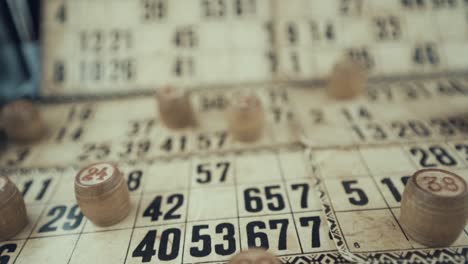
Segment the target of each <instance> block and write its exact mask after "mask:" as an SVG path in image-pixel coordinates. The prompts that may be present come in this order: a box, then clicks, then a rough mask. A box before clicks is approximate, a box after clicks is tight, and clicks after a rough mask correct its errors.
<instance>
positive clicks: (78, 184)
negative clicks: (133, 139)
mask: <svg viewBox="0 0 468 264" xmlns="http://www.w3.org/2000/svg"><path fill="white" fill-rule="evenodd" d="M88 176H89V177H88ZM99 177H101V179H99ZM75 196H76V200H77V202H78V205H79V206H80V209H81V211H82V212H83V214H84V215H85V216H86V217H87V218H88V219H89V220H90V221H91V222H93V223H94V224H95V225H98V226H110V225H113V224H116V223H118V222H120V221H121V220H123V219H124V218H125V217H126V216H127V215H128V213H129V211H130V195H129V192H128V187H127V184H126V182H125V180H124V178H123V176H122V173H121V172H120V171H119V169H118V168H117V167H116V166H115V165H114V164H112V163H105V162H102V163H95V164H92V165H90V166H88V167H86V168H84V169H82V170H81V171H80V172H79V173H78V174H77V175H76V177H75Z"/></svg>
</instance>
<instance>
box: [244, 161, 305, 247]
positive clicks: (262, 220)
mask: <svg viewBox="0 0 468 264" xmlns="http://www.w3.org/2000/svg"><path fill="white" fill-rule="evenodd" d="M236 180H237V199H238V201H239V202H238V204H237V205H238V210H239V223H240V225H239V227H240V239H241V247H242V249H243V250H245V249H247V248H249V247H262V248H266V249H268V250H270V251H271V252H272V253H273V254H275V255H286V254H300V253H302V250H301V245H300V242H299V238H298V235H297V228H296V223H295V221H294V218H293V215H292V214H291V205H290V201H289V198H288V195H287V193H286V192H287V191H286V188H285V184H284V181H283V179H282V175H281V169H280V166H279V164H278V160H277V157H276V153H274V152H262V153H255V154H250V153H244V154H243V155H242V156H238V157H237V158H236Z"/></svg>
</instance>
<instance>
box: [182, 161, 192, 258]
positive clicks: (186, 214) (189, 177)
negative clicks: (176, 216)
mask: <svg viewBox="0 0 468 264" xmlns="http://www.w3.org/2000/svg"><path fill="white" fill-rule="evenodd" d="M192 166H193V157H192V158H190V163H189V166H188V169H189V171H188V179H187V180H188V184H187V188H186V190H187V199H186V201H187V208H185V220H184V229H185V232H184V241H183V244H182V251H181V252H182V255H181V263H184V255H185V244H186V241H187V233H188V232H187V231H188V219H189V213H190V211H189V207H190V188H191V187H192V171H193V167H192Z"/></svg>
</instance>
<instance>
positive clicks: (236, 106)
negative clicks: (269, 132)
mask: <svg viewBox="0 0 468 264" xmlns="http://www.w3.org/2000/svg"><path fill="white" fill-rule="evenodd" d="M227 115H228V131H229V132H230V133H231V134H232V136H233V138H234V139H235V140H238V141H244V142H251V141H256V140H258V139H259V138H260V137H261V136H262V134H263V130H264V126H265V125H264V124H265V114H264V110H263V106H262V103H261V101H260V99H259V98H258V97H257V96H256V95H255V94H253V93H243V92H238V93H235V94H234V95H233V97H232V98H231V100H230V104H229V109H228V113H227Z"/></svg>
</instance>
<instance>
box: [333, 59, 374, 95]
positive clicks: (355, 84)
mask: <svg viewBox="0 0 468 264" xmlns="http://www.w3.org/2000/svg"><path fill="white" fill-rule="evenodd" d="M366 81H367V76H366V72H365V70H364V67H363V66H362V65H361V63H359V62H357V61H354V60H351V59H344V60H341V61H339V62H337V63H336V64H335V65H334V66H333V69H332V71H331V73H330V76H329V78H328V87H327V88H328V90H327V91H328V95H329V96H330V97H332V98H335V99H351V98H354V97H356V96H359V95H360V94H362V93H363V91H364V88H365V86H366Z"/></svg>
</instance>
